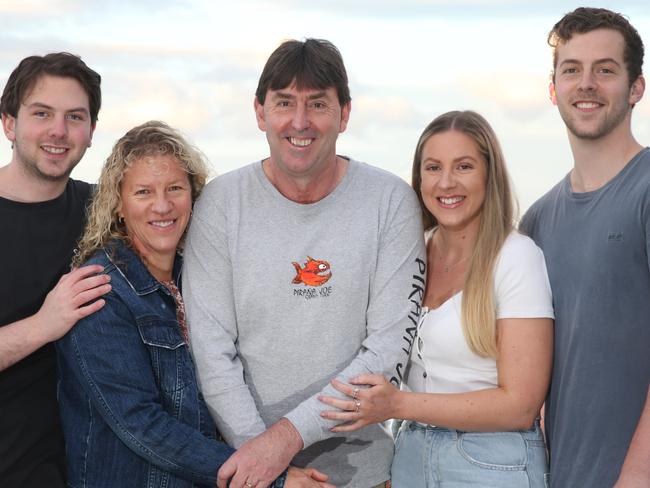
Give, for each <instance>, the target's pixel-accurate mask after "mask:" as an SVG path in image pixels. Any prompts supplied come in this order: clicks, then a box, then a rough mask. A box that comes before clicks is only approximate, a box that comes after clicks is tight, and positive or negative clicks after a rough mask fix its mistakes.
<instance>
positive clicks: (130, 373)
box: [57, 121, 331, 488]
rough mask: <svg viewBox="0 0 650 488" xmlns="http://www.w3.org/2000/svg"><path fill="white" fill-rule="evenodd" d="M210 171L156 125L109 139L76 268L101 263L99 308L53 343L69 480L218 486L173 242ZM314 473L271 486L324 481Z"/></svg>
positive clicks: (219, 447)
mask: <svg viewBox="0 0 650 488" xmlns="http://www.w3.org/2000/svg"><path fill="white" fill-rule="evenodd" d="M206 178H207V169H206V165H205V163H204V161H203V157H202V156H201V154H200V153H199V152H198V151H197V150H196V149H195V148H193V147H192V146H191V145H190V144H189V143H188V142H187V141H186V140H185V139H184V138H183V137H182V136H181V135H180V134H179V133H178V132H177V131H176V130H174V129H172V128H170V127H169V126H168V125H166V124H164V123H163V122H157V121H152V122H147V123H145V124H142V125H140V126H138V127H135V128H133V129H131V130H130V131H128V132H127V133H126V134H125V135H124V136H123V137H122V138H121V139H120V140H118V141H117V143H116V144H115V146H114V148H113V151H112V153H111V155H110V156H109V158H108V159H107V161H106V164H105V165H104V167H103V169H102V173H101V176H100V179H99V185H98V188H97V192H96V194H95V196H94V199H93V202H92V204H91V206H90V212H89V217H88V223H87V227H86V231H85V233H84V235H83V237H82V239H81V241H80V250H79V253H78V254H77V256H76V258H75V264H82V263H92V264H99V265H101V266H103V267H104V273H106V274H108V275H109V276H110V278H111V284H112V290H111V292H110V293H108V294H107V295H105V297H104V299H105V300H106V304H105V306H104V307H103V308H102V309H101V310H100V311H99V312H97V313H95V314H93V315H91V316H89V317H86V318H85V319H83V320H81V321H80V322H79V323H77V325H76V327H74V328H73V329H72V330H71V331H70V332H69V333H68V334H67V335H66V336H65V337H64V338H63V339H61V340H60V341H59V342H58V343H57V352H58V357H59V369H60V380H59V404H60V409H61V417H62V421H63V429H64V434H65V440H66V446H67V449H66V450H67V463H68V478H69V479H68V483H69V484H70V486H93V487H95V488H103V487H105V488H109V487H116V486H120V487H127V486H169V487H172V486H173V487H175V488H184V487H187V488H189V487H194V486H212V487H214V486H216V481H217V472H218V470H219V468H220V466H221V465H222V463H223V462H224V461H226V460H227V459H228V457H229V456H230V455H231V454H232V453H233V452H234V450H233V449H232V448H230V447H228V446H227V445H226V444H224V443H223V442H220V441H218V440H217V432H216V427H215V424H214V422H213V421H212V418H211V417H210V414H209V413H208V410H207V406H206V404H205V402H204V400H203V397H202V395H201V393H200V391H199V388H198V385H197V380H196V375H195V372H194V363H193V361H192V358H191V357H190V354H189V351H188V333H187V327H186V324H185V313H184V305H183V298H182V296H181V293H180V290H179V283H180V271H181V262H182V257H181V255H180V250H181V246H182V242H183V237H184V235H185V230H186V228H187V225H188V223H189V221H190V217H191V213H192V205H193V203H194V201H195V200H196V198H197V197H198V196H199V194H200V193H201V189H202V188H203V186H204V184H205V182H206ZM311 476H314V477H316V478H319V479H321V480H324V479H326V477H324V476H323V475H321V474H320V473H318V472H316V471H314V470H305V471H304V472H303V471H300V470H294V469H291V470H289V472H288V474H287V472H285V473H283V474H282V475H281V477H280V478H278V480H276V482H275V484H274V486H276V487H282V486H284V481H285V478H286V482H287V485H286V486H287V487H291V486H294V487H297V486H305V487H308V486H313V487H328V486H331V485H327V484H321V483H318V482H316V481H314V480H313V479H312V478H311Z"/></svg>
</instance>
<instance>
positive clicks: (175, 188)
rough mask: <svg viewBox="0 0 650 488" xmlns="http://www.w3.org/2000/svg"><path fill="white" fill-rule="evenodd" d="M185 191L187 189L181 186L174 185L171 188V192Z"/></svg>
mask: <svg viewBox="0 0 650 488" xmlns="http://www.w3.org/2000/svg"><path fill="white" fill-rule="evenodd" d="M184 189H185V187H183V186H181V185H172V186H170V187H169V190H170V191H181V190H184Z"/></svg>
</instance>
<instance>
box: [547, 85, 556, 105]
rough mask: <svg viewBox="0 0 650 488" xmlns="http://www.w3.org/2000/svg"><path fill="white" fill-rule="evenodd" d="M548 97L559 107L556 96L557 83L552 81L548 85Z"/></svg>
mask: <svg viewBox="0 0 650 488" xmlns="http://www.w3.org/2000/svg"><path fill="white" fill-rule="evenodd" d="M548 97H549V99H550V100H551V103H552V104H553V105H557V97H556V96H555V83H553V82H552V81H551V82H550V83H549V84H548Z"/></svg>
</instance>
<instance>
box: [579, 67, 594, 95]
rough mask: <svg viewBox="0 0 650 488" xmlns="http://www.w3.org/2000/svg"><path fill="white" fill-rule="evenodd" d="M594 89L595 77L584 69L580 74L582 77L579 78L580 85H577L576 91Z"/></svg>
mask: <svg viewBox="0 0 650 488" xmlns="http://www.w3.org/2000/svg"><path fill="white" fill-rule="evenodd" d="M595 88H596V77H595V76H594V73H593V72H592V71H591V70H589V69H585V70H584V71H583V72H582V76H581V77H580V84H579V85H578V89H580V90H594V89H595Z"/></svg>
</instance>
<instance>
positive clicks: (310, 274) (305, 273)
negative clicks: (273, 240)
mask: <svg viewBox="0 0 650 488" xmlns="http://www.w3.org/2000/svg"><path fill="white" fill-rule="evenodd" d="M291 264H293V267H294V268H296V277H295V278H294V279H293V281H292V283H294V284H296V285H297V284H299V283H304V284H305V285H307V286H321V285H322V284H324V283H327V280H329V279H330V278H331V277H332V271H331V270H330V263H328V262H327V261H319V260H318V259H314V258H312V257H310V256H307V262H306V263H305V266H304V267H302V268H301V267H300V265H299V264H298V263H296V262H292V263H291Z"/></svg>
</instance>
